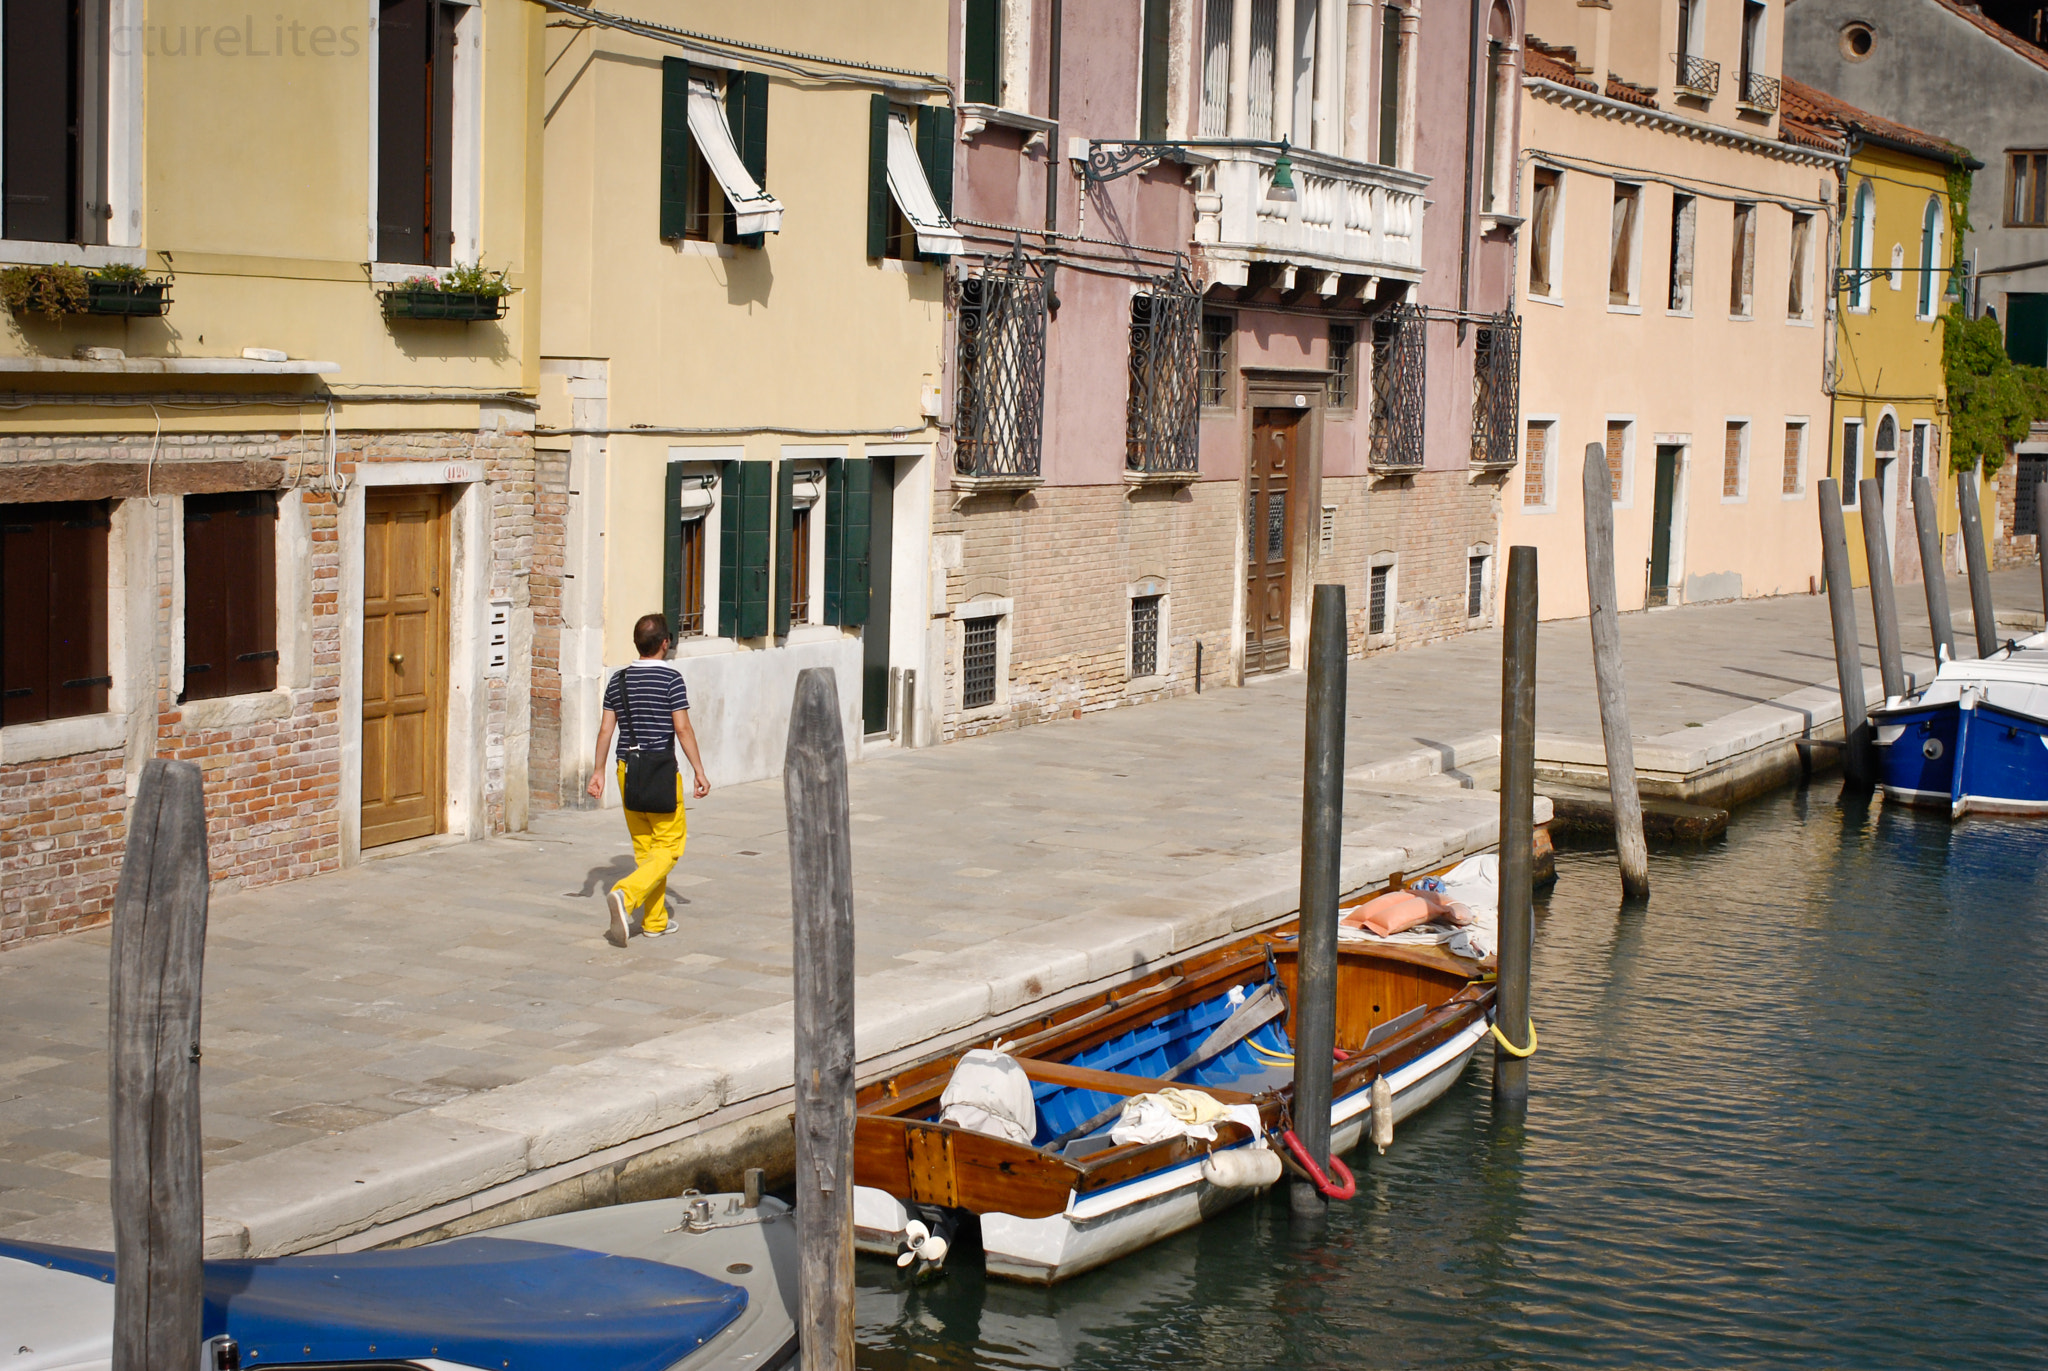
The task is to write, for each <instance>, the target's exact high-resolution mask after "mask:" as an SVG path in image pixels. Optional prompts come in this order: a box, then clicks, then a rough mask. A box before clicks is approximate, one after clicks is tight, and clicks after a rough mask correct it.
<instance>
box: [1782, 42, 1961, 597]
mask: <svg viewBox="0 0 2048 1371" xmlns="http://www.w3.org/2000/svg"><path fill="white" fill-rule="evenodd" d="M1785 109H1786V116H1787V117H1788V118H1797V119H1799V120H1800V121H1802V122H1803V123H1805V124H1807V125H1809V126H1812V127H1815V128H1819V129H1824V130H1827V131H1828V132H1830V133H1832V134H1833V135H1834V136H1836V137H1838V138H1840V139H1842V140H1843V142H1844V144H1845V146H1846V148H1847V150H1848V152H1849V161H1848V164H1847V166H1846V168H1844V170H1843V174H1842V182H1841V195H1840V220H1841V229H1840V232H1839V235H1838V247H1839V251H1838V253H1837V255H1836V262H1837V265H1838V267H1839V270H1838V272H1837V275H1836V280H1835V282H1834V283H1833V284H1834V309H1835V317H1836V328H1835V349H1834V356H1833V357H1832V358H1831V360H1830V365H1829V375H1830V378H1831V382H1832V384H1831V386H1830V396H1831V401H1830V413H1829V421H1828V432H1829V451H1828V474H1829V475H1831V476H1833V477H1835V478H1836V479H1837V480H1839V481H1840V482H1841V489H1842V504H1843V512H1844V514H1845V515H1846V518H1847V522H1848V525H1849V544H1850V555H1849V562H1850V567H1851V573H1852V577H1853V579H1854V581H1855V583H1856V584H1857V585H1867V584H1869V580H1870V571H1869V563H1868V561H1867V560H1866V557H1865V554H1864V543H1863V521H1864V520H1865V519H1867V518H1869V517H1870V515H1871V513H1872V511H1871V510H1870V509H1869V508H1868V507H1867V506H1866V505H1865V504H1864V503H1863V501H1862V498H1861V495H1862V492H1861V488H1860V487H1861V482H1862V481H1863V480H1864V479H1865V478H1869V479H1873V480H1875V481H1876V482H1877V483H1878V487H1879V489H1880V491H1881V492H1882V495H1883V500H1884V509H1883V511H1882V515H1883V519H1884V528H1885V530H1886V533H1887V537H1888V540H1889V545H1890V551H1891V559H1892V567H1893V579H1894V580H1896V581H1900V582H1916V581H1918V580H1919V579H1920V577H1921V566H1920V547H1919V542H1918V534H1917V531H1916V524H1915V514H1914V509H1913V482H1914V480H1915V479H1916V478H1918V477H1921V476H1925V477H1926V478H1927V479H1928V481H1929V482H1930V483H1931V485H1932V491H1933V494H1934V497H1935V510H1936V514H1937V519H1938V523H1939V527H1940V528H1941V531H1942V534H1943V537H1944V545H1945V546H1947V540H1948V539H1951V538H1953V537H1954V536H1955V535H1956V534H1957V531H1958V529H1959V526H1960V523H1959V518H1960V516H1959V515H1958V513H1957V509H1956V492H1955V482H1956V477H1955V475H1954V474H1953V473H1951V472H1950V471H1949V469H1948V461H1947V452H1948V443H1947V440H1946V439H1947V421H1946V415H1947V400H1946V390H1945V387H1944V385H1943V381H1942V363H1941V352H1942V324H1941V316H1942V315H1943V314H1945V313H1946V312H1947V311H1948V309H1949V306H1950V304H1951V303H1952V302H1953V300H1954V295H1953V293H1952V286H1953V278H1952V277H1951V274H1950V272H1949V266H1950V264H1951V262H1952V261H1953V260H1954V257H1955V253H1954V246H1955V244H1954V239H1953V237H1952V234H1953V232H1954V222H1955V219H1954V212H1953V206H1952V205H1951V203H1950V190H1949V176H1950V174H1951V173H1952V172H1954V171H1957V170H1962V171H1966V172H1967V171H1968V170H1970V169H1973V168H1975V167H1977V166H1979V165H1981V164H1980V163H1977V162H1975V161H1972V160H1971V159H1970V156H1969V154H1968V153H1967V152H1965V151H1964V150H1963V149H1961V148H1959V147H1956V146H1955V145H1954V144H1952V143H1948V142H1946V141H1944V140H1942V139H1940V138H1936V137H1934V136H1933V135H1932V134H1927V133H1922V132H1920V131H1919V130H1918V129H1910V128H1907V127H1906V126H1905V125H1903V124H1896V123H1893V122H1892V121H1890V120H1888V119H1881V118H1879V117H1878V116H1876V115H1874V114H1869V113H1866V112H1865V111H1863V110H1859V109H1857V108H1855V107H1854V106H1852V105H1848V104H1845V103H1844V102H1842V101H1840V100H1837V99H1836V98H1835V97H1833V96H1831V95H1828V94H1826V93H1824V92H1822V91H1818V90H1815V89H1814V88H1813V87H1811V86H1806V85H1803V84H1801V83H1800V82H1797V81H1787V82H1786V83H1785ZM1981 498H1982V499H1983V506H1982V508H1983V510H1984V519H1985V523H1986V526H1987V527H1991V526H1994V524H1995V519H1996V508H1995V505H1996V499H1997V492H1996V490H1995V489H1994V488H1989V487H1987V488H1986V489H1985V490H1984V491H1983V494H1982V497H1981Z"/></svg>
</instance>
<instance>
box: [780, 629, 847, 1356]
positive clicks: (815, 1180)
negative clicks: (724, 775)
mask: <svg viewBox="0 0 2048 1371" xmlns="http://www.w3.org/2000/svg"><path fill="white" fill-rule="evenodd" d="M782 786H783V803H784V807H785V809H786V811H787V814H788V818H789V896H790V908H791V911H792V914H793V916H794V917H793V920H792V930H791V931H792V934H793V936H794V939H795V950H796V1117H795V1126H796V1216H797V1236H798V1245H799V1258H798V1273H799V1275H798V1285H799V1290H798V1295H799V1313H798V1316H797V1340H798V1342H799V1344H800V1345H801V1347H802V1349H803V1353H802V1355H803V1367H804V1371H853V1114H854V1106H853V1086H854V1076H853V842H852V828H851V823H850V819H849V815H848V811H847V789H846V738H845V735H844V732H843V730H842V729H841V727H840V722H839V690H838V686H837V683H836V681H835V680H834V678H833V675H832V672H831V671H830V670H828V669H826V668H824V667H807V668H805V669H804V671H803V672H802V673H800V674H799V675H798V677H797V682H796V700H795V704H794V706H793V708H792V709H791V712H790V720H789V745H788V749H787V751H786V752H785V754H784V757H783V774H782Z"/></svg>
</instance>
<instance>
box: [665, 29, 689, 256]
mask: <svg viewBox="0 0 2048 1371" xmlns="http://www.w3.org/2000/svg"><path fill="white" fill-rule="evenodd" d="M689 214H690V64H689V63H688V62H685V61H684V60H683V59H682V58H680V57H664V58H662V59H661V236H662V237H663V238H680V237H682V236H683V233H684V229H685V226H686V224H687V221H688V219H689Z"/></svg>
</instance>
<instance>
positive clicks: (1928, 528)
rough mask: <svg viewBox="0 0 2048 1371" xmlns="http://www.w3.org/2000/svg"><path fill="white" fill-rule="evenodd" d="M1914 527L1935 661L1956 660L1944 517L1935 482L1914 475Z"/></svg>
mask: <svg viewBox="0 0 2048 1371" xmlns="http://www.w3.org/2000/svg"><path fill="white" fill-rule="evenodd" d="M1913 529H1914V531H1915V532H1916V533H1918V534H1919V535H1920V579H1921V581H1922V582H1924V583H1925V586H1926V590H1927V623H1928V627H1929V629H1930V630H1931V632H1932V633H1933V635H1934V664H1935V666H1936V667H1937V668H1938V667H1940V665H1941V664H1942V663H1943V662H1953V661H1954V660H1955V659H1956V624H1955V619H1954V617H1953V616H1951V615H1950V613H1949V608H1948V568H1947V567H1946V566H1945V565H1944V564H1943V562H1942V557H1941V519H1940V517H1939V511H1938V510H1936V508H1935V505H1934V483H1933V482H1931V481H1929V480H1928V479H1927V478H1926V477H1925V476H1915V477H1914V478H1913Z"/></svg>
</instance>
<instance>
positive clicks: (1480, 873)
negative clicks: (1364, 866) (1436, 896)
mask: <svg viewBox="0 0 2048 1371" xmlns="http://www.w3.org/2000/svg"><path fill="white" fill-rule="evenodd" d="M1436 881H1437V884H1438V885H1439V886H1440V887H1441V888H1442V893H1443V894H1444V895H1445V896H1446V897H1447V898H1449V899H1452V900H1455V901H1457V902H1458V903H1459V904H1461V905H1464V906H1465V908H1466V909H1468V910H1470V911H1471V913H1472V922H1471V923H1470V924H1469V925H1467V926H1465V927H1452V926H1451V925H1449V924H1443V923H1427V924H1420V925H1417V926H1416V927H1414V928H1410V929H1406V930H1404V931H1402V932H1400V933H1394V934H1389V935H1387V936H1385V937H1382V936H1380V935H1379V934H1376V933H1374V932H1372V931H1371V930H1370V929H1365V928H1355V927H1352V926H1350V925H1343V926H1340V927H1339V928H1338V930H1337V936H1338V937H1339V938H1340V939H1341V940H1343V941H1345V942H1363V943H1424V944H1441V945H1442V946H1443V947H1444V948H1445V949H1447V950H1448V951H1451V952H1454V953H1456V954H1457V955H1458V956H1460V957H1471V958H1473V959H1474V960H1479V959H1482V958H1486V957H1491V956H1492V955H1493V954H1494V950H1495V948H1496V947H1497V945H1498V943H1499V936H1500V935H1499V929H1500V856H1499V854H1498V853H1493V852H1485V853H1481V854H1480V855H1479V856H1477V857H1467V858H1466V859H1465V860H1464V861H1462V862H1460V863H1458V864H1457V865H1456V866H1454V867H1452V868H1451V869H1450V870H1449V871H1446V872H1445V873H1444V874H1443V875H1441V876H1439V877H1437V878H1436ZM1417 884H1420V882H1418V883H1417Z"/></svg>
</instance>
